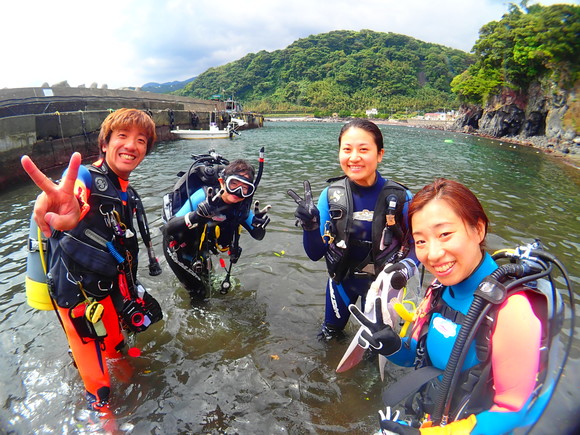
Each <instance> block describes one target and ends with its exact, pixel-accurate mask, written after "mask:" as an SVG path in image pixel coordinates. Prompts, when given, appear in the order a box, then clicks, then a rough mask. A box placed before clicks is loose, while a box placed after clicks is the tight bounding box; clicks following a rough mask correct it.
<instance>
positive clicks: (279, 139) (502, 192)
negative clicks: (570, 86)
mask: <svg viewBox="0 0 580 435" xmlns="http://www.w3.org/2000/svg"><path fill="white" fill-rule="evenodd" d="M341 126H342V124H341V123H316V122H267V123H266V124H265V127H264V128H261V129H256V130H249V131H244V132H242V135H241V136H240V137H237V138H235V139H233V140H199V141H185V140H181V141H174V142H163V143H159V144H158V145H157V147H156V149H155V151H154V152H153V153H152V154H151V155H149V156H147V158H146V159H145V161H144V162H143V163H142V164H141V166H140V167H139V168H138V169H137V170H136V171H135V172H134V173H133V175H132V179H131V181H132V184H133V185H134V187H135V188H136V189H137V190H138V192H139V193H140V195H141V197H142V199H143V202H144V205H145V208H146V211H147V214H148V219H149V224H150V226H151V229H152V235H153V243H154V248H155V250H156V253H157V256H158V257H159V259H160V262H161V266H162V268H163V273H162V274H161V275H160V276H156V277H150V276H149V275H148V270H147V256H146V251H145V250H144V249H142V251H141V254H140V271H139V274H140V279H141V281H142V283H143V284H144V285H145V286H146V287H147V288H148V289H149V291H150V292H151V294H152V295H154V296H155V298H157V300H158V301H159V302H160V304H161V306H162V307H163V310H164V313H165V316H164V319H163V320H162V321H161V322H159V323H157V324H155V325H153V326H152V327H151V328H149V329H148V330H147V331H146V332H144V333H142V334H140V335H138V336H133V337H130V338H129V344H130V345H131V346H134V347H137V348H139V349H140V350H141V355H140V356H139V357H136V358H131V357H127V358H126V359H122V360H120V361H118V362H116V363H115V364H113V366H112V372H113V375H114V382H113V391H112V400H111V407H112V409H113V410H114V412H115V413H116V415H117V424H118V426H119V428H120V429H121V430H123V431H126V432H128V433H136V434H137V433H156V434H165V433H240V434H256V433H260V434H276V433H280V434H283V433H291V434H304V433H312V434H331V433H373V432H375V431H376V430H377V428H378V413H377V411H378V410H379V409H381V408H382V404H381V391H382V388H383V387H384V386H386V385H388V384H389V383H392V382H393V380H394V379H396V378H397V377H398V376H401V375H402V374H404V373H405V372H406V370H407V369H404V368H397V367H393V366H388V367H387V374H386V377H385V381H384V382H381V380H380V376H379V371H378V367H377V364H376V361H363V362H362V363H361V364H359V366H357V367H356V368H354V369H351V370H350V371H347V372H345V373H340V374H337V373H336V372H335V369H336V366H337V364H338V362H339V361H340V359H341V357H342V355H343V353H344V351H345V349H346V347H347V344H348V343H347V342H341V343H337V342H331V343H322V342H319V341H318V340H317V339H316V335H317V333H318V331H319V328H320V324H321V322H322V319H323V312H324V287H325V281H326V279H327V275H326V269H325V265H324V261H319V262H312V261H310V260H309V259H308V258H307V257H306V255H305V253H304V250H303V247H302V233H301V230H300V229H299V228H297V227H296V226H295V225H294V223H295V219H294V210H295V208H296V205H295V203H294V202H293V200H291V199H290V197H289V196H288V195H287V193H286V191H287V190H288V189H289V188H292V189H294V190H295V191H296V192H298V193H299V194H302V182H303V180H310V182H311V184H312V189H313V193H314V195H315V196H316V197H317V196H318V194H319V193H320V191H321V190H322V189H323V188H324V187H325V186H326V185H327V184H326V179H328V178H330V177H333V176H337V175H340V174H341V170H340V166H339V164H338V142H337V138H338V133H339V131H340V128H341ZM381 129H382V131H383V134H384V136H385V150H386V151H385V158H384V159H383V161H382V163H381V165H380V171H381V173H383V175H384V176H386V177H389V178H393V179H395V180H396V181H399V182H401V183H403V184H405V185H406V186H407V187H408V188H409V189H411V190H412V191H414V192H415V191H417V190H418V189H420V188H421V187H422V186H423V185H425V184H426V183H429V182H431V181H432V180H433V179H434V178H435V177H440V176H443V177H447V178H452V179H456V180H459V181H461V182H463V183H464V184H466V185H467V186H468V187H469V188H471V189H472V190H473V191H474V192H475V193H476V194H477V196H478V197H479V198H480V200H481V201H482V203H483V205H484V207H485V209H486V210H487V212H488V214H489V217H490V219H491V223H492V224H491V228H490V235H489V238H488V248H489V250H490V251H494V250H496V249H500V248H513V247H515V246H517V245H520V244H523V243H528V242H530V241H533V240H534V239H535V238H540V239H541V240H542V242H543V243H544V245H545V247H546V249H547V250H548V251H549V252H551V253H552V254H554V255H556V256H557V257H558V258H559V259H560V260H561V261H562V262H563V263H564V264H565V265H566V266H567V268H568V271H569V273H570V275H571V279H572V281H573V282H574V284H575V285H576V287H578V285H579V283H580V266H579V264H578V261H577V258H578V254H579V250H580V236H579V234H580V173H579V171H577V170H575V169H573V168H570V167H569V166H566V165H564V164H563V163H562V162H561V161H559V160H557V159H554V158H552V157H550V156H547V155H544V154H542V153H540V152H538V151H537V150H535V149H531V148H526V147H521V146H517V145H512V144H508V143H502V142H501V141H492V140H487V139H483V138H478V137H474V136H468V135H464V134H458V133H450V132H444V131H436V130H424V129H416V128H410V127H404V126H381ZM262 146H264V147H265V149H266V162H265V170H264V176H263V178H262V181H261V183H260V186H259V188H258V190H257V193H256V195H255V199H257V200H259V201H260V206H261V207H263V206H264V205H266V204H271V205H272V210H271V211H270V216H271V218H272V221H271V223H270V225H269V226H268V228H267V230H268V232H267V235H266V237H265V238H264V240H263V241H255V240H253V239H251V237H250V236H249V235H248V234H247V233H245V234H242V237H241V245H242V247H243V253H242V256H241V258H240V260H239V262H238V263H237V264H236V265H234V267H233V280H232V283H233V288H232V289H231V290H230V292H229V293H228V294H226V295H221V294H220V293H219V284H220V282H221V279H223V277H224V274H225V273H224V271H223V269H221V268H220V267H219V262H218V261H215V262H214V263H215V265H216V270H215V275H214V285H215V286H216V290H215V291H213V292H212V294H211V297H210V299H209V301H208V302H206V303H202V304H197V305H194V306H192V305H191V303H190V301H189V298H188V295H187V292H186V291H185V289H184V288H183V287H182V286H181V284H180V283H179V281H178V280H177V279H176V278H175V276H174V275H173V274H172V272H171V270H170V269H169V267H168V266H167V264H166V262H165V259H164V258H163V255H162V252H161V233H160V226H161V224H162V221H161V208H162V196H163V194H164V193H166V192H168V191H169V190H171V188H172V186H173V184H174V183H175V181H176V180H177V177H176V174H177V172H179V171H185V170H187V169H188V167H189V165H190V162H191V159H190V156H191V155H192V154H201V153H206V152H207V151H208V150H209V149H215V150H216V151H217V152H218V153H221V154H222V155H224V156H225V157H227V158H229V159H235V158H246V159H248V160H250V161H252V162H255V163H257V159H258V151H259V149H260V147H262ZM37 194H38V189H37V188H36V186H35V185H34V184H32V183H29V184H27V185H24V186H20V187H15V188H13V189H11V190H8V191H3V192H1V193H0V222H1V224H0V242H1V243H0V250H1V255H0V404H1V405H2V407H1V408H0V432H3V431H8V432H12V433H17V434H25V433H33V432H34V433H88V432H90V431H92V430H96V431H97V432H98V431H99V421H98V419H97V420H96V421H93V420H92V419H93V418H94V416H90V415H88V416H87V413H86V412H85V411H84V406H85V400H84V396H83V387H82V382H81V379H80V377H79V375H78V372H77V371H76V369H75V368H74V366H73V365H72V361H71V359H70V357H69V355H68V353H67V349H68V347H67V343H66V339H65V337H64V334H63V332H62V329H61V327H60V325H59V323H58V320H57V318H56V315H55V313H54V312H50V311H37V310H34V309H32V308H30V307H29V306H28V305H27V304H26V299H25V290H24V275H25V270H26V248H25V247H26V239H27V236H28V222H29V217H30V212H31V210H32V205H33V202H34V199H35V198H36V196H37ZM226 262H227V261H226ZM567 327H569V321H567V322H566V323H565V325H564V329H566V328H567ZM356 329H357V327H356V325H355V324H353V322H352V321H351V322H350V323H349V326H348V328H347V333H348V334H349V335H350V336H352V335H353V334H354V332H355V331H356ZM568 335H569V334H568V332H566V331H564V332H563V333H562V334H561V339H562V340H563V341H565V340H566V339H567V336H568ZM576 336H577V337H578V327H576ZM579 351H580V345H579V341H578V338H576V341H575V343H574V347H573V349H572V353H571V355H570V359H569V362H568V366H567V368H566V370H565V372H564V377H563V379H562V381H561V382H560V384H559V386H558V389H557V391H556V394H555V395H554V398H553V400H552V402H551V404H550V406H549V409H548V411H547V412H546V414H545V416H544V417H543V418H542V420H541V421H540V422H539V424H538V425H537V426H536V428H535V429H534V432H533V433H537V434H552V433H566V432H567V431H569V430H570V428H571V427H572V425H573V424H574V423H575V422H576V420H577V413H578V410H579V406H578V403H579V401H580V393H579V392H580V389H579V386H580V370H579V365H580V364H579V361H580V355H579Z"/></svg>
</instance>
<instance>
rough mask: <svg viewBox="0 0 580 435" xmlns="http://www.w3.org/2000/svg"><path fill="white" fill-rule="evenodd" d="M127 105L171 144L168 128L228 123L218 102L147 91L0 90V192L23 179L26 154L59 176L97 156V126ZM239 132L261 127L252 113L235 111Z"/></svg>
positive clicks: (24, 176)
mask: <svg viewBox="0 0 580 435" xmlns="http://www.w3.org/2000/svg"><path fill="white" fill-rule="evenodd" d="M122 107H131V108H136V109H140V110H144V111H146V112H147V113H149V115H150V116H151V117H152V118H153V120H154V121H155V125H156V127H157V136H158V140H173V139H176V137H175V136H174V135H173V134H171V130H173V129H175V128H177V127H179V128H180V129H188V128H194V129H207V128H209V123H210V120H211V121H216V122H217V123H218V125H219V126H220V128H224V127H225V126H226V125H227V123H228V122H229V120H230V119H231V117H232V115H233V114H231V113H228V112H226V111H225V104H224V102H222V101H213V100H197V99H193V98H185V97H177V96H173V95H166V94H154V93H150V92H139V91H123V90H109V89H85V88H69V87H63V88H56V87H54V88H22V89H0V189H5V188H7V187H9V186H13V185H15V184H18V183H21V182H24V181H26V180H28V176H27V174H26V173H25V172H24V170H23V169H22V167H21V165H20V158H21V156H22V155H24V154H27V155H29V156H30V157H31V158H32V159H33V161H34V162H35V163H36V164H37V165H38V166H39V168H41V169H42V170H43V171H45V172H47V173H49V174H50V173H52V172H54V173H60V171H61V170H62V168H63V167H64V166H65V165H66V164H67V163H68V160H69V158H70V155H71V154H72V153H73V152H74V151H78V152H80V153H81V155H82V156H83V159H84V160H85V161H90V160H93V159H94V157H95V156H97V155H98V154H99V150H98V146H97V138H98V135H99V129H100V125H101V123H102V122H103V120H104V119H105V118H106V117H107V115H109V113H111V111H113V110H116V109H119V108H122ZM235 117H236V118H241V119H243V120H244V121H246V123H247V125H245V126H244V127H242V128H241V129H248V128H258V127H262V126H263V117H262V116H261V115H258V114H255V113H244V112H242V113H236V114H235Z"/></svg>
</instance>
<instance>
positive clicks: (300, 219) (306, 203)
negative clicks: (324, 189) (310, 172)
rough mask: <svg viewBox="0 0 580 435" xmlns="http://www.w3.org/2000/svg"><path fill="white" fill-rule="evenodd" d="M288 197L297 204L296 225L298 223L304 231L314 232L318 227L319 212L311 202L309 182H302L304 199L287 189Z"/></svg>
mask: <svg viewBox="0 0 580 435" xmlns="http://www.w3.org/2000/svg"><path fill="white" fill-rule="evenodd" d="M288 195H290V197H291V198H292V199H293V200H294V202H296V204H298V207H296V211H295V212H294V216H296V219H297V221H296V225H298V223H300V225H302V229H303V230H304V231H314V230H317V229H318V228H319V227H320V212H319V211H318V208H316V205H315V204H314V201H313V200H312V189H311V188H310V182H309V181H308V180H305V181H304V199H302V198H300V196H298V194H297V193H296V192H294V191H293V190H292V189H288Z"/></svg>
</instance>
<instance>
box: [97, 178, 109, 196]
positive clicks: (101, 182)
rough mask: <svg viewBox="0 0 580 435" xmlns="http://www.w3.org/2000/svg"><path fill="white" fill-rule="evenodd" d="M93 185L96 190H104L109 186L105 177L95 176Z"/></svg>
mask: <svg viewBox="0 0 580 435" xmlns="http://www.w3.org/2000/svg"><path fill="white" fill-rule="evenodd" d="M95 187H96V188H97V190H98V191H100V192H104V191H105V190H107V188H108V187H109V184H108V183H107V179H106V178H105V177H95Z"/></svg>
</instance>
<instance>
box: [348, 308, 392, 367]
mask: <svg viewBox="0 0 580 435" xmlns="http://www.w3.org/2000/svg"><path fill="white" fill-rule="evenodd" d="M348 309H349V310H350V312H351V313H352V315H353V316H354V317H355V318H356V320H358V322H359V323H360V324H361V325H362V327H363V328H364V329H363V331H362V333H361V335H360V338H359V340H360V343H359V344H360V345H361V346H362V347H364V348H365V349H366V348H367V347H368V346H370V347H372V348H373V349H375V350H377V351H378V352H379V353H380V354H381V355H384V356H389V355H392V354H394V353H395V352H397V351H398V350H399V349H400V348H401V337H399V335H398V334H397V333H396V332H395V331H393V328H391V325H387V324H386V323H384V321H383V311H382V300H381V298H377V299H376V300H375V306H374V307H373V309H374V310H375V312H374V314H375V320H372V319H370V318H369V317H367V316H366V315H365V314H364V313H363V312H362V311H361V310H359V308H358V307H357V306H356V305H354V304H351V305H349V307H348Z"/></svg>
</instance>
